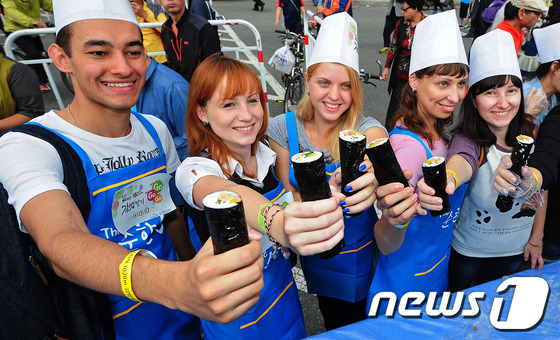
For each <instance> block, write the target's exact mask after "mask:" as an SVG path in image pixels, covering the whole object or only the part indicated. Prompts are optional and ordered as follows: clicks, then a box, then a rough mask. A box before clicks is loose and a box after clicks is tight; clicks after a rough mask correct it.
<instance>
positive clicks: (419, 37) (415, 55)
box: [408, 10, 468, 75]
mask: <svg viewBox="0 0 560 340" xmlns="http://www.w3.org/2000/svg"><path fill="white" fill-rule="evenodd" d="M453 63H460V64H465V65H468V61H467V54H466V53H465V46H464V45H463V38H462V37H461V31H460V30H459V23H458V22H457V14H456V13H455V10H449V11H445V12H443V13H439V14H434V15H430V16H428V17H427V18H426V19H424V20H422V21H420V22H419V23H418V25H417V26H416V30H415V31H414V37H413V40H412V48H411V55H410V68H409V72H408V75H411V74H412V73H414V72H416V71H419V70H422V69H424V68H426V67H430V66H434V65H441V64H453Z"/></svg>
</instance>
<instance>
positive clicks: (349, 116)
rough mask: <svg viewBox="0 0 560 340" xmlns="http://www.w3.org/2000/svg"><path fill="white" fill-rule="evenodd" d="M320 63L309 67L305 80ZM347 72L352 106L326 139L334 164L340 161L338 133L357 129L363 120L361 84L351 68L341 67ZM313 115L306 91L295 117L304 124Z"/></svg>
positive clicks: (309, 77) (313, 109) (313, 111)
mask: <svg viewBox="0 0 560 340" xmlns="http://www.w3.org/2000/svg"><path fill="white" fill-rule="evenodd" d="M321 65H322V63H318V64H314V65H311V66H309V68H308V69H307V78H308V79H311V78H312V77H313V74H314V73H315V72H316V71H317V69H318V68H319V66H321ZM342 66H344V68H345V69H346V72H348V76H349V77H350V89H351V92H352V104H350V107H349V108H348V110H346V112H344V113H343V114H342V116H340V121H339V122H338V124H336V126H335V127H334V128H333V129H332V130H331V131H330V132H329V135H328V137H327V148H328V149H329V152H330V154H331V156H332V157H333V159H334V161H335V163H336V162H338V161H339V160H340V154H339V150H338V143H339V142H338V133H339V132H340V131H342V130H355V129H356V128H357V127H358V124H359V122H360V120H362V119H363V118H364V114H363V112H362V109H363V105H364V95H363V93H362V84H361V83H360V75H359V74H358V72H356V70H354V69H353V68H351V67H349V66H346V65H342ZM314 115H315V108H314V107H313V104H312V103H311V99H310V98H309V94H308V92H307V91H306V92H305V94H304V96H303V98H302V99H301V101H300V102H299V104H298V106H297V109H296V117H297V118H299V119H301V120H302V121H304V122H309V121H311V120H312V119H313V117H314Z"/></svg>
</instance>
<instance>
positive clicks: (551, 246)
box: [542, 239, 560, 262]
mask: <svg viewBox="0 0 560 340" xmlns="http://www.w3.org/2000/svg"><path fill="white" fill-rule="evenodd" d="M543 242H544V245H543V252H542V257H543V259H544V260H545V261H546V262H553V261H556V260H558V259H560V245H558V244H556V243H552V242H550V241H547V240H546V239H544V240H543Z"/></svg>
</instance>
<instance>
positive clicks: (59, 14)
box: [53, 0, 138, 34]
mask: <svg viewBox="0 0 560 340" xmlns="http://www.w3.org/2000/svg"><path fill="white" fill-rule="evenodd" d="M53 13H54V23H55V27H56V33H57V34H58V32H59V31H60V30H61V29H62V28H63V27H64V26H67V25H69V24H71V23H73V22H76V21H80V20H86V19H115V20H124V21H130V22H132V23H134V24H136V25H138V21H137V20H136V15H135V14H134V11H133V10H132V6H131V5H130V2H129V1H128V0H53Z"/></svg>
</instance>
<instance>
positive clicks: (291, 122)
mask: <svg viewBox="0 0 560 340" xmlns="http://www.w3.org/2000/svg"><path fill="white" fill-rule="evenodd" d="M286 129H287V130H288V143H289V147H290V158H291V157H292V156H293V155H297V154H298V153H299V139H298V135H297V126H296V114H295V112H294V111H290V112H286Z"/></svg>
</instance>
